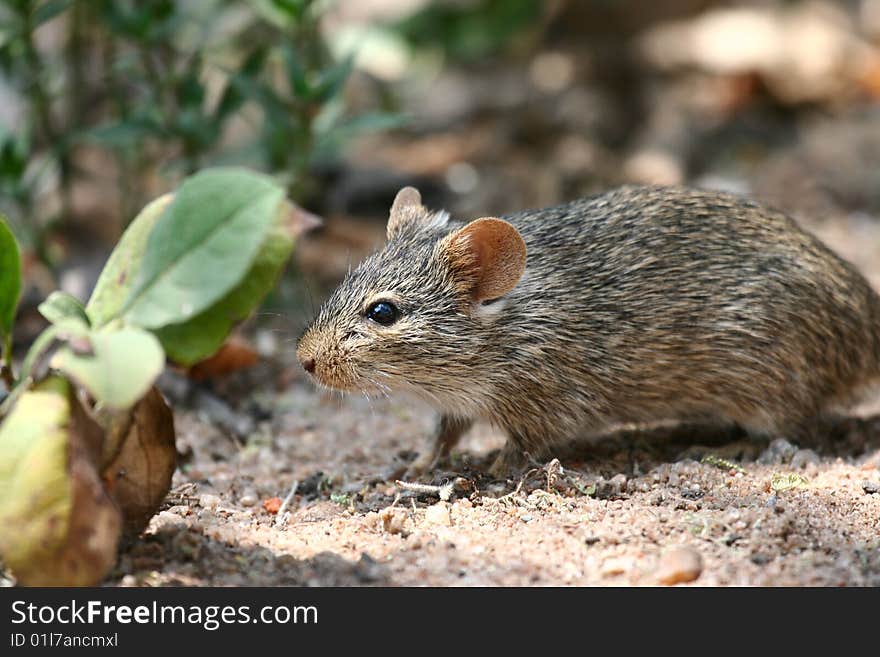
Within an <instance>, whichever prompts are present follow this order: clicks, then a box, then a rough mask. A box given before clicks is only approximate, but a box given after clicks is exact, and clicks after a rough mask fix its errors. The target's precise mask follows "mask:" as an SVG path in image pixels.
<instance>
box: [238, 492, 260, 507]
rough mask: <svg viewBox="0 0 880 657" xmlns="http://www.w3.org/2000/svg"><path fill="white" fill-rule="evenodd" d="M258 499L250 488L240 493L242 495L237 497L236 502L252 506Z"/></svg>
mask: <svg viewBox="0 0 880 657" xmlns="http://www.w3.org/2000/svg"><path fill="white" fill-rule="evenodd" d="M259 501H260V499H259V498H258V497H257V494H256V493H255V492H254V491H252V490H246V491H245V492H244V493H242V496H241V497H240V498H239V500H238V503H239V504H241V505H242V506H254V505H255V504H256V503H257V502H259Z"/></svg>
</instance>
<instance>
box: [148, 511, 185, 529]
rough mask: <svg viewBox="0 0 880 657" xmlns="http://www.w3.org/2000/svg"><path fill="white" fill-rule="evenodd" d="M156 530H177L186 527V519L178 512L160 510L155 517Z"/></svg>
mask: <svg viewBox="0 0 880 657" xmlns="http://www.w3.org/2000/svg"><path fill="white" fill-rule="evenodd" d="M153 523H154V525H155V527H156V531H161V530H165V531H169V530H170V531H176V530H181V529H185V528H186V521H185V520H184V519H183V518H181V517H180V516H179V515H177V514H176V513H171V512H170V511H160V512H159V513H157V514H156V516H155V517H154V518H153Z"/></svg>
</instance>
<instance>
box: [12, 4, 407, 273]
mask: <svg viewBox="0 0 880 657" xmlns="http://www.w3.org/2000/svg"><path fill="white" fill-rule="evenodd" d="M326 4H327V3H326V2H320V1H318V0H251V1H242V0H202V1H200V2H173V1H172V0H7V1H6V2H5V3H3V4H0V82H3V81H5V82H6V84H8V85H9V87H10V88H11V90H12V94H13V96H14V97H17V98H18V100H19V101H21V102H20V109H19V111H18V112H17V114H16V113H13V118H12V119H11V122H12V124H11V125H6V126H3V125H2V119H3V116H4V115H3V114H2V113H0V210H5V211H6V212H7V214H8V215H9V217H10V218H11V220H12V222H13V226H14V229H15V232H16V233H17V234H18V236H19V238H20V239H21V240H22V241H23V243H24V244H25V245H26V246H28V247H30V248H31V249H33V250H34V251H35V252H36V253H37V255H38V256H40V257H42V259H44V260H49V258H48V256H47V254H46V253H45V234H46V232H47V231H48V230H49V229H50V228H51V226H52V225H53V222H55V221H58V220H64V219H65V218H66V217H67V216H69V214H70V212H71V203H72V199H71V191H72V187H73V183H74V181H75V179H76V178H77V176H80V175H85V172H83V171H81V170H80V168H79V165H78V162H77V158H76V152H77V148H78V147H80V146H81V145H84V144H89V145H92V146H98V147H99V148H101V149H104V150H106V151H109V152H110V153H112V156H113V158H114V160H115V163H116V167H115V168H116V169H117V179H118V185H119V194H118V196H119V198H120V205H121V207H119V208H117V209H116V211H117V214H118V216H120V217H126V218H127V217H132V216H134V214H135V213H136V210H137V209H138V208H140V207H141V206H142V205H143V204H144V202H145V200H146V198H147V197H149V196H150V195H151V194H155V189H146V188H145V187H146V186H145V185H144V184H143V182H144V181H145V180H147V179H151V178H152V179H153V180H155V177H156V176H157V175H158V176H160V177H163V178H170V179H171V180H170V181H169V183H168V184H167V185H166V188H167V187H170V186H172V184H173V182H174V181H176V180H179V179H180V178H181V177H183V176H184V175H187V174H189V173H192V172H193V171H195V170H197V169H199V168H201V167H203V166H207V165H210V164H229V163H235V164H244V165H247V166H251V167H255V168H259V169H262V170H264V171H268V172H271V173H273V174H274V175H275V176H276V178H278V179H279V180H280V181H281V182H282V183H283V184H285V185H286V186H287V188H288V192H289V194H290V195H291V196H292V197H293V198H294V199H298V200H303V199H304V198H305V197H307V196H308V195H309V193H310V192H311V191H313V190H312V184H313V183H312V179H311V178H310V177H309V170H310V167H311V165H312V164H313V163H314V162H315V160H316V159H318V158H322V157H324V156H326V155H327V154H328V153H331V152H333V149H335V148H337V147H338V146H339V145H340V144H341V143H342V142H343V140H344V139H345V138H346V137H348V136H350V135H351V134H353V133H354V132H358V131H363V130H377V129H384V128H387V127H390V126H393V125H396V124H397V123H398V118H397V117H396V116H392V115H389V114H383V113H376V114H367V115H363V114H362V115H360V116H352V115H351V112H349V111H348V110H347V107H346V103H345V100H344V96H343V87H344V85H345V82H346V80H347V79H348V77H349V75H350V73H351V71H352V60H351V59H350V58H347V59H343V60H342V61H336V60H335V59H334V57H333V56H332V55H331V53H330V50H329V47H328V45H327V44H326V43H325V42H324V40H323V37H322V36H321V34H320V32H319V29H318V21H319V18H320V12H321V11H322V9H323V7H324V6H326ZM0 91H2V89H0ZM7 93H8V92H7ZM7 116H8V114H7ZM241 135H246V136H247V139H244V140H242V139H238V140H236V139H235V137H236V136H241ZM47 189H48V190H51V191H52V192H53V193H57V197H58V199H59V200H60V203H58V204H56V205H55V206H50V207H58V208H59V209H57V210H51V211H48V212H47V211H46V210H45V209H44V205H43V204H39V203H38V200H39V199H40V198H42V197H43V196H44V195H45V193H46V190H47ZM47 215H48V216H47Z"/></svg>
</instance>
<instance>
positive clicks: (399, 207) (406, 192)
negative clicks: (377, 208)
mask: <svg viewBox="0 0 880 657" xmlns="http://www.w3.org/2000/svg"><path fill="white" fill-rule="evenodd" d="M427 213H428V211H427V209H425V206H424V205H422V195H421V194H419V190H417V189H416V188H415V187H404V188H403V189H401V190H400V191H399V192H397V196H395V197H394V203H392V204H391V213H390V214H389V216H388V229H387V231H386V232H387V235H388V239H391V238H392V237H393V236H394V233H396V232H397V230H398V229H399V228H400V227H401V226H403V225H404V224H406V223H409V222H411V221H418V220H419V219H421V218H422V217H423V216H425V215H426V214H427Z"/></svg>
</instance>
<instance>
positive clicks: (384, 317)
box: [366, 301, 400, 326]
mask: <svg viewBox="0 0 880 657" xmlns="http://www.w3.org/2000/svg"><path fill="white" fill-rule="evenodd" d="M366 317H367V319H371V320H373V321H374V322H376V323H377V324H381V325H382V326H390V325H391V324H393V323H394V322H396V321H397V320H398V318H399V317H400V311H399V310H398V309H397V306H395V305H394V304H393V303H391V302H390V301H377V302H376V303H374V304H373V305H372V306H370V307H369V308H367V314H366Z"/></svg>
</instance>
